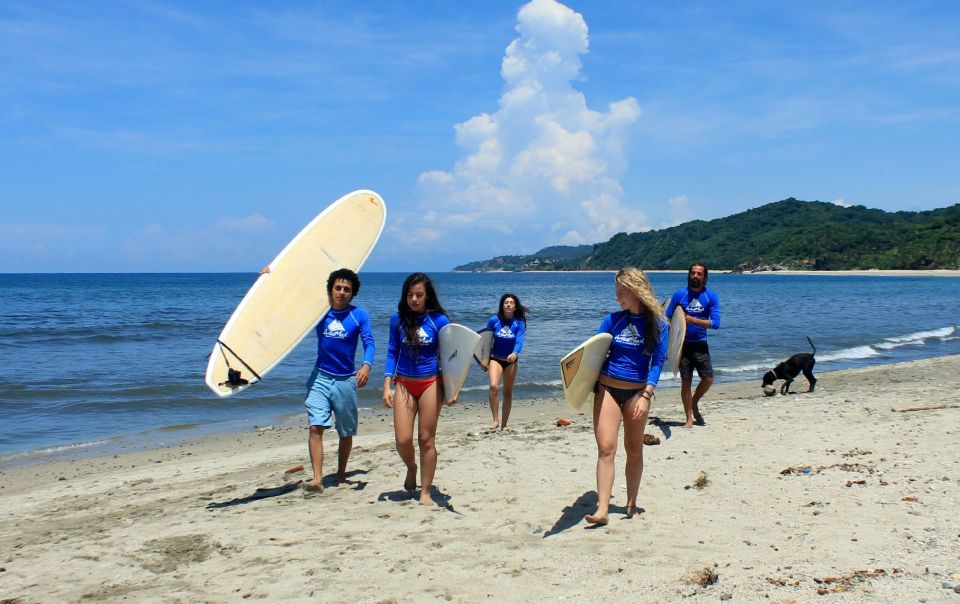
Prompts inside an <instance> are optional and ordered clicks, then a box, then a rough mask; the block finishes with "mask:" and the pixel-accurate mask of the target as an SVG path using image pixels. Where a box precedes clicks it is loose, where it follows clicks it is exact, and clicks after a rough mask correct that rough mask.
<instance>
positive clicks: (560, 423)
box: [557, 418, 573, 428]
mask: <svg viewBox="0 0 960 604" xmlns="http://www.w3.org/2000/svg"><path fill="white" fill-rule="evenodd" d="M572 423H573V422H571V421H570V420H569V419H563V418H557V426H558V427H560V428H562V427H564V426H569V425H570V424H572Z"/></svg>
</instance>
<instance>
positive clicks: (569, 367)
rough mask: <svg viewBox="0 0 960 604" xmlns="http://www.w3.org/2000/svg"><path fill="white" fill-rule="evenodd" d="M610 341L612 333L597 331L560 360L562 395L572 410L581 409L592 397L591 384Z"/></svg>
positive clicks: (595, 378) (604, 358) (597, 373)
mask: <svg viewBox="0 0 960 604" xmlns="http://www.w3.org/2000/svg"><path fill="white" fill-rule="evenodd" d="M612 341H613V336H612V335H610V334H608V333H598V334H597V335H595V336H593V337H592V338H590V339H589V340H587V341H586V342H584V343H583V344H581V345H579V346H577V347H576V348H574V349H573V350H571V351H570V353H569V354H568V355H567V356H565V357H563V359H562V360H561V361H560V381H561V382H562V383H563V396H564V397H565V398H566V399H567V404H569V405H570V408H571V409H573V410H574V411H578V412H579V411H582V410H583V408H584V407H585V406H586V403H587V402H588V401H590V400H592V399H593V397H592V396H591V395H592V394H593V385H594V384H596V383H597V378H598V377H599V376H600V368H601V367H603V362H604V361H605V360H606V359H607V351H608V350H610V342H612Z"/></svg>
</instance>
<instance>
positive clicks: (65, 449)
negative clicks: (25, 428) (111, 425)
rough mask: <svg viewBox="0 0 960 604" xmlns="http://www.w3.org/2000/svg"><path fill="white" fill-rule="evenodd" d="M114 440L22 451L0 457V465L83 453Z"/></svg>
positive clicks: (108, 439)
mask: <svg viewBox="0 0 960 604" xmlns="http://www.w3.org/2000/svg"><path fill="white" fill-rule="evenodd" d="M117 440H118V439H116V438H107V439H103V440H92V441H90V442H85V443H74V444H70V445H59V446H56V447H45V448H43V449H34V450H32V451H22V452H19V453H12V454H10V455H4V456H2V457H0V463H5V462H9V461H13V460H17V459H25V458H31V457H44V456H47V455H60V454H63V453H70V452H73V451H84V450H86V449H93V448H94V447H99V446H101V445H107V444H110V443H112V442H115V441H117Z"/></svg>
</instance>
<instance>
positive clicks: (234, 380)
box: [217, 339, 263, 386]
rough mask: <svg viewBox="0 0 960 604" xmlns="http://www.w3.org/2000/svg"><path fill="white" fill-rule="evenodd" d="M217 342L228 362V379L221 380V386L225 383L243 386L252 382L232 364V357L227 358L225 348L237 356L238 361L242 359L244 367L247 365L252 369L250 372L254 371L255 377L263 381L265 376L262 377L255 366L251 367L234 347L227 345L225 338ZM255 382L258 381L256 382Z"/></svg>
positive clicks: (224, 358)
mask: <svg viewBox="0 0 960 604" xmlns="http://www.w3.org/2000/svg"><path fill="white" fill-rule="evenodd" d="M217 344H219V345H220V348H221V351H220V354H223V360H224V361H226V363H227V381H226V382H220V384H219V385H220V386H223V385H224V384H230V385H231V386H242V385H244V384H249V383H250V382H249V380H245V379H243V378H241V377H240V372H239V371H237V370H236V369H234V368H233V367H231V366H230V359H229V358H227V355H226V354H224V353H223V350H224V349H225V350H227V351H228V352H229V353H230V354H232V355H233V356H234V357H236V359H237V360H238V361H240V363H241V364H242V365H243V366H244V367H246V368H247V369H248V370H249V371H250V373H252V374H253V375H254V377H255V378H257V382H261V381H263V378H262V377H260V374H259V373H257V372H256V370H254V368H253V367H251V366H250V365H248V364H247V362H246V361H244V360H243V357H241V356H240V355H239V354H237V353H236V352H234V351H233V349H232V348H230V347H229V346H227V345H226V343H225V342H224V341H223V340H220V339H217ZM255 383H256V382H255Z"/></svg>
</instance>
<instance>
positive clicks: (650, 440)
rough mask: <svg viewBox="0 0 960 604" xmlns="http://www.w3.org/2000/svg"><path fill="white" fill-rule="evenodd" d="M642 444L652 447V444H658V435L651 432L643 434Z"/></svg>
mask: <svg viewBox="0 0 960 604" xmlns="http://www.w3.org/2000/svg"><path fill="white" fill-rule="evenodd" d="M643 444H645V445H647V446H648V447H652V446H653V445H659V444H660V437H658V436H654V435H653V434H644V435H643Z"/></svg>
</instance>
